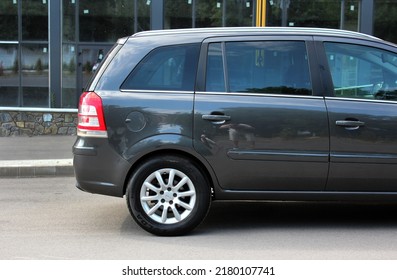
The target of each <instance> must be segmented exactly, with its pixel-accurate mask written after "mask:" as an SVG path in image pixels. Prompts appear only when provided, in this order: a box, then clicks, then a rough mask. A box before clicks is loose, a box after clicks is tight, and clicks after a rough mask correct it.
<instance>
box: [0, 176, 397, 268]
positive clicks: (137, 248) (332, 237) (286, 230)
mask: <svg viewBox="0 0 397 280" xmlns="http://www.w3.org/2000/svg"><path fill="white" fill-rule="evenodd" d="M396 237H397V204H396V205H360V204H338V203H329V204H316V203H264V202H261V203H257V202H255V203H253V202H251V203H242V202H233V203H230V202H229V203H224V202H216V203H213V205H212V208H211V211H210V213H209V215H208V217H207V218H206V220H205V221H204V223H203V224H202V225H201V226H200V227H199V228H197V229H196V230H195V231H194V232H193V233H192V234H191V235H189V236H183V237H156V236H153V235H150V234H148V233H146V232H144V231H143V230H141V229H140V228H139V227H138V226H137V225H136V224H135V223H134V221H133V220H132V218H131V217H130V215H129V213H128V210H127V207H126V204H125V200H124V199H120V198H112V197H105V196H100V195H91V194H87V193H84V192H81V191H79V190H77V189H76V188H75V187H74V178H72V177H66V178H35V179H1V180H0V244H1V246H0V259H2V260H19V259H28V260H29V259H62V260H68V259H79V260H80V259H149V260H150V259H171V260H172V259H179V260H180V259H189V260H190V259H199V260H205V259H277V260H283V259H303V260H311V259H322V260H324V259H370V260H374V259H397V238H396Z"/></svg>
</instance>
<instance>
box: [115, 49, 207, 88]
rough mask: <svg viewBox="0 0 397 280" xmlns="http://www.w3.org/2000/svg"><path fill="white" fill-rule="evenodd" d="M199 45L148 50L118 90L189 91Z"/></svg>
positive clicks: (193, 78) (192, 80)
mask: <svg viewBox="0 0 397 280" xmlns="http://www.w3.org/2000/svg"><path fill="white" fill-rule="evenodd" d="M199 48H200V45H199V44H190V45H178V46H170V47H162V48H158V49H156V50H154V51H152V52H151V53H150V54H149V55H148V56H147V57H146V58H144V59H143V60H142V62H140V63H139V64H138V66H137V67H136V68H135V70H134V71H133V72H132V73H131V75H130V76H129V77H128V78H127V80H126V81H125V83H124V84H123V86H122V89H145V90H180V91H193V90H194V81H195V75H196V68H197V61H198V54H199Z"/></svg>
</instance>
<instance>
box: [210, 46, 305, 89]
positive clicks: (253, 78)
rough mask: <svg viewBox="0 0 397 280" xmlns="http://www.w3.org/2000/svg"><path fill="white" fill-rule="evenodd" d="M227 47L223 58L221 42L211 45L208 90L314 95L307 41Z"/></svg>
mask: <svg viewBox="0 0 397 280" xmlns="http://www.w3.org/2000/svg"><path fill="white" fill-rule="evenodd" d="M224 46H225V48H224V49H225V53H224V55H222V48H221V44H220V43H215V44H211V45H210V46H209V51H208V61H207V82H206V90H207V91H225V88H226V91H228V92H251V93H270V94H293V95H311V94H312V87H311V82H310V73H309V66H308V59H307V53H306V46H305V43H304V42H288V41H282V42H281V41H280V42H278V41H259V42H228V43H225V45H224ZM225 65H226V66H225ZM223 67H226V69H227V70H226V74H227V75H226V81H227V82H226V83H225V80H224V78H223V76H224V73H223V71H224V70H223Z"/></svg>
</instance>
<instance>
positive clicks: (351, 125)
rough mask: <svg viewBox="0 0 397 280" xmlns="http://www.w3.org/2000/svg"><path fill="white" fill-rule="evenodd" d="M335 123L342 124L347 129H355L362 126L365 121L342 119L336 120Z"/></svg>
mask: <svg viewBox="0 0 397 280" xmlns="http://www.w3.org/2000/svg"><path fill="white" fill-rule="evenodd" d="M335 124H336V125H337V126H343V127H344V128H345V129H347V130H356V129H359V128H360V126H364V125H365V122H362V121H358V120H343V121H341V120H340V121H336V122H335Z"/></svg>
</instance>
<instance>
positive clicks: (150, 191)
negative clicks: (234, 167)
mask: <svg viewBox="0 0 397 280" xmlns="http://www.w3.org/2000/svg"><path fill="white" fill-rule="evenodd" d="M170 178H172V179H173V180H172V181H173V182H172V183H171V184H170V183H169V181H170V180H169V179H170ZM126 197H127V205H128V209H129V211H130V213H131V215H132V217H133V218H134V220H135V221H136V222H137V223H138V225H139V226H140V227H142V228H143V229H144V230H146V231H148V232H150V233H152V234H155V235H161V236H175V235H183V234H186V233H188V232H190V231H191V230H193V229H194V228H195V227H197V226H198V225H199V224H200V223H201V222H202V221H203V220H204V218H205V216H206V215H207V213H208V210H209V207H210V203H211V192H210V187H209V186H208V183H207V180H206V179H205V177H204V176H203V174H202V173H201V171H200V169H199V168H198V167H197V166H196V165H194V164H193V163H192V162H191V161H189V160H188V159H186V158H184V157H179V156H171V155H169V156H161V157H154V158H151V159H149V160H147V161H145V162H144V163H143V164H141V165H140V166H139V167H138V168H137V169H136V170H135V172H134V174H133V176H132V177H131V179H130V181H129V183H128V186H127V191H126Z"/></svg>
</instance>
